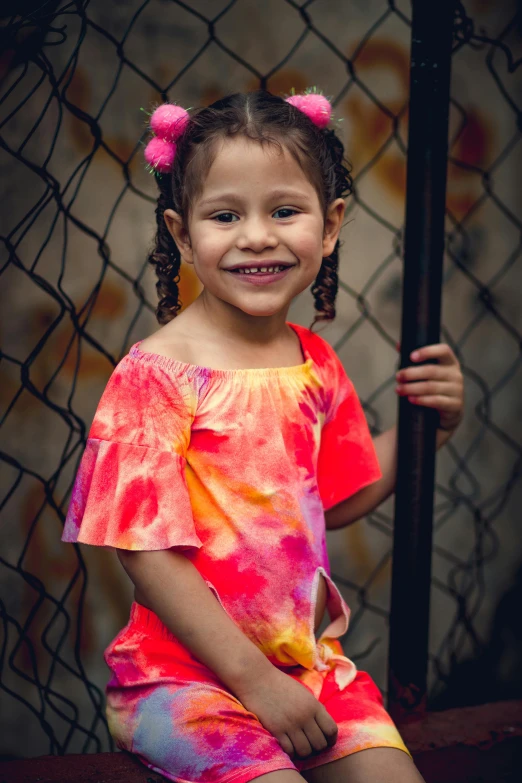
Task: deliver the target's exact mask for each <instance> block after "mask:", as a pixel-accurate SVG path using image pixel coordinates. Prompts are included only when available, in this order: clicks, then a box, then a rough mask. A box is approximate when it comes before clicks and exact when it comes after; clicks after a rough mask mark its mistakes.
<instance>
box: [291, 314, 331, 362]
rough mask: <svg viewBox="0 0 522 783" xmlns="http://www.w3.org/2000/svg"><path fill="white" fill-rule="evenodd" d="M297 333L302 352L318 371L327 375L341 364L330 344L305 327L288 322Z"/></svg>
mask: <svg viewBox="0 0 522 783" xmlns="http://www.w3.org/2000/svg"><path fill="white" fill-rule="evenodd" d="M287 323H288V324H289V326H291V327H292V328H293V329H295V331H296V332H297V334H298V336H299V338H300V340H301V345H302V347H303V352H304V354H305V355H306V356H310V357H311V358H312V359H313V361H314V363H315V364H316V365H317V366H318V367H319V369H321V370H324V371H325V372H326V374H327V375H328V374H329V373H330V372H331V371H332V370H333V369H338V368H339V365H340V364H341V360H340V359H339V357H338V356H337V354H336V352H335V350H334V348H333V347H332V346H331V345H330V343H329V342H328V341H327V340H325V338H324V337H321V335H320V334H317V333H316V332H312V331H311V329H309V328H308V327H306V326H301V325H300V324H294V323H291V322H290V321H288V322H287Z"/></svg>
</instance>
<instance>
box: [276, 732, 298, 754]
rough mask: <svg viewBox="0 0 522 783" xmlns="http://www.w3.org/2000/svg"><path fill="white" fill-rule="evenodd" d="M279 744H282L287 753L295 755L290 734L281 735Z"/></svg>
mask: <svg viewBox="0 0 522 783" xmlns="http://www.w3.org/2000/svg"><path fill="white" fill-rule="evenodd" d="M279 744H280V745H281V747H282V748H283V750H284V752H285V753H287V754H288V755H289V756H293V754H294V746H293V745H292V742H291V741H290V737H289V736H288V734H283V736H282V737H279Z"/></svg>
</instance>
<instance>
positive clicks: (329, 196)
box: [148, 90, 353, 328]
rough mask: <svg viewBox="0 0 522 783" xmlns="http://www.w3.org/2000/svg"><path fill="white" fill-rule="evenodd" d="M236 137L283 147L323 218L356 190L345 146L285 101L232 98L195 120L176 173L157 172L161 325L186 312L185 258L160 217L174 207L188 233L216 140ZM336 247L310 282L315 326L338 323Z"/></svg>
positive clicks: (154, 260) (179, 148) (154, 257)
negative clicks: (305, 178)
mask: <svg viewBox="0 0 522 783" xmlns="http://www.w3.org/2000/svg"><path fill="white" fill-rule="evenodd" d="M234 136H243V137H246V138H248V139H251V140H253V141H257V142H259V143H261V144H270V145H275V146H276V147H279V148H283V147H285V148H286V149H287V150H288V152H289V153H290V154H291V155H292V156H293V157H294V158H295V160H296V161H297V162H298V163H299V165H300V166H301V168H302V169H303V170H304V171H305V173H306V174H307V175H308V176H309V178H310V180H311V182H312V184H313V185H314V187H315V189H316V191H317V194H318V196H319V201H320V204H321V207H322V210H323V216H326V212H327V208H328V205H329V204H331V203H332V201H334V200H335V199H337V198H345V197H346V196H348V195H349V194H350V193H351V192H352V189H353V180H352V177H351V175H350V171H351V166H350V164H349V162H348V161H347V160H346V159H345V158H344V147H343V144H342V142H341V141H340V139H339V138H338V137H337V136H336V134H335V132H334V131H333V130H330V129H328V128H327V129H320V128H318V127H317V126H316V125H314V123H313V122H312V121H311V120H310V119H309V118H308V117H307V116H306V115H305V114H304V113H303V112H302V111H300V110H299V109H297V108H295V107H294V106H292V105H291V104H289V103H287V102H286V101H285V100H284V99H283V98H280V97H277V96H275V95H272V94H271V93H269V92H267V91H265V90H258V91H256V92H250V93H235V94H234V95H229V96H227V97H225V98H222V99H220V100H218V101H216V102H215V103H213V104H212V105H211V106H208V107H207V108H203V109H199V110H198V111H197V112H195V113H193V114H191V116H190V121H189V123H188V125H187V127H186V129H185V131H184V133H183V135H182V136H181V137H180V138H179V139H178V141H177V145H176V157H175V160H174V165H173V169H172V173H171V174H160V173H158V172H157V173H156V181H157V183H158V188H159V195H158V203H157V207H156V222H157V232H156V236H155V244H154V247H153V248H152V250H151V251H150V253H149V255H148V261H149V263H151V264H152V266H153V267H154V269H155V271H156V275H157V278H158V280H157V283H156V290H157V292H158V299H159V302H158V306H157V309H156V317H157V320H158V322H159V323H160V324H166V323H168V322H169V321H171V320H172V319H173V318H175V317H176V315H177V314H178V311H179V310H180V308H181V302H180V301H179V288H178V283H179V279H180V278H179V272H180V265H181V256H180V253H179V250H178V248H177V246H176V243H175V242H174V239H173V238H172V236H171V234H170V232H169V231H168V229H167V226H166V225H165V221H164V217H163V214H164V212H165V210H166V209H173V210H174V211H175V212H177V213H178V214H179V215H180V217H181V220H182V222H183V225H184V227H185V228H187V226H188V216H189V211H190V205H191V203H192V202H193V201H194V199H196V198H197V197H198V196H199V195H200V193H201V192H202V189H203V184H204V181H205V177H206V175H207V173H208V171H209V170H210V167H211V165H212V162H213V159H214V155H215V148H216V142H217V141H220V140H223V139H226V138H230V137H234ZM196 152H197V155H196ZM339 247H340V242H339V240H337V242H336V245H335V248H334V250H333V252H332V254H331V255H330V256H328V257H327V258H323V261H322V264H321V268H320V269H319V272H318V274H317V277H316V279H315V281H314V283H313V284H312V287H311V291H312V296H313V298H314V307H315V310H316V315H315V318H314V320H313V323H312V327H311V328H313V326H314V325H315V323H316V322H317V321H322V320H326V321H331V320H333V319H334V318H335V300H336V296H337V290H338V287H339V279H338V266H339Z"/></svg>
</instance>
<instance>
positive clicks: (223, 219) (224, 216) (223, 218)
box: [214, 212, 237, 223]
mask: <svg viewBox="0 0 522 783" xmlns="http://www.w3.org/2000/svg"><path fill="white" fill-rule="evenodd" d="M230 218H237V215H234V214H233V213H232V212H222V213H221V214H220V215H215V216H214V220H217V221H219V222H220V223H233V222H234V221H233V220H230Z"/></svg>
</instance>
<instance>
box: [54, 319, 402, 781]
mask: <svg viewBox="0 0 522 783" xmlns="http://www.w3.org/2000/svg"><path fill="white" fill-rule="evenodd" d="M288 325H289V326H290V327H291V328H292V329H293V330H294V331H295V332H296V333H297V336H298V337H299V340H300V343H301V348H302V352H303V363H302V364H300V365H296V366H292V367H277V368H263V369H240V370H220V369H211V368H205V367H200V366H197V365H190V364H186V363H184V362H181V361H178V360H175V359H170V358H168V357H164V356H160V355H157V354H151V353H145V352H143V351H141V350H140V343H137V344H136V345H134V346H133V347H132V348H131V350H130V352H129V354H128V355H127V356H125V357H124V358H123V359H122V360H121V362H120V363H119V364H118V366H117V367H116V368H115V370H114V372H113V374H112V376H111V378H110V379H109V382H108V384H107V387H106V389H105V391H104V393H103V395H102V398H101V400H100V403H99V406H98V409H97V411H96V415H95V417H94V421H93V423H92V427H91V429H90V432H89V437H88V440H87V445H86V448H85V452H84V454H83V458H82V461H81V464H80V467H79V470H78V474H77V477H76V482H75V485H74V489H73V493H72V497H71V502H70V506H69V511H68V514H67V519H66V523H65V528H64V532H63V537H62V540H63V541H67V542H79V543H84V544H91V545H96V546H105V547H115V548H121V549H136V550H157V549H167V548H171V547H175V548H177V549H178V550H179V551H182V552H183V553H184V555H185V556H186V557H187V558H188V559H190V560H191V562H192V563H193V564H194V566H195V567H196V568H197V569H198V571H199V572H200V573H201V574H202V576H203V578H204V579H205V581H206V583H207V584H208V586H209V588H210V589H211V590H212V591H213V593H214V595H215V596H216V598H217V599H218V600H219V601H220V603H221V605H222V606H223V608H224V609H225V611H226V612H227V613H228V614H229V616H230V617H231V618H232V620H233V621H234V622H235V623H236V624H237V625H238V626H239V627H240V628H241V630H242V631H243V632H244V633H245V634H246V635H247V636H248V637H249V638H250V639H251V640H252V641H253V642H254V643H255V644H256V645H257V646H258V647H259V648H260V649H261V650H262V651H263V653H264V654H265V655H266V656H267V657H268V659H269V660H270V661H271V662H272V663H273V664H274V665H276V666H278V667H280V668H281V669H283V670H284V671H287V672H288V674H289V675H290V676H293V677H295V678H296V679H298V680H299V681H300V682H302V684H303V685H304V686H305V687H308V688H309V689H310V690H311V691H312V692H313V693H314V695H316V697H317V698H318V699H320V700H321V701H322V700H323V696H324V694H326V693H327V694H328V699H329V702H328V704H329V706H327V708H328V709H330V710H331V711H332V713H331V714H332V716H333V717H334V720H336V722H337V723H338V725H339V736H338V740H337V743H336V744H335V745H334V746H333V747H332V748H330V749H328V750H327V751H324V752H322V753H321V754H315V755H314V756H312V757H309V758H307V759H302V760H299V759H294V760H291V759H290V757H289V756H288V755H287V754H286V753H284V751H283V750H282V749H281V748H280V746H279V744H278V743H277V742H276V740H275V739H274V738H273V737H271V735H270V734H269V733H268V732H266V730H265V729H264V728H263V727H262V725H261V724H260V723H259V721H258V720H257V718H256V717H255V716H254V715H253V714H252V713H249V712H248V711H246V710H245V708H244V707H243V706H242V705H241V704H240V702H238V700H237V699H236V698H235V697H234V696H233V695H232V694H231V693H230V692H229V691H227V689H226V688H225V686H224V684H223V683H220V682H219V680H217V678H216V677H215V675H214V674H213V673H212V672H211V671H210V670H209V669H208V668H207V667H205V666H204V665H203V664H202V663H201V662H199V661H197V660H196V659H195V658H194V657H193V656H192V655H191V654H190V652H189V651H188V650H187V649H186V648H184V647H183V646H182V645H181V644H180V643H179V642H178V641H177V640H176V639H175V637H174V636H173V635H172V634H171V633H170V632H169V631H168V629H167V628H165V626H163V624H162V623H161V621H160V620H159V618H157V617H156V615H154V614H153V613H152V612H151V611H150V610H148V609H145V607H143V606H141V605H139V604H137V603H134V604H133V606H132V608H131V616H130V619H129V623H128V625H127V626H126V627H125V628H124V629H123V630H122V631H121V632H120V633H119V634H118V636H117V637H116V639H115V640H114V641H113V642H112V643H111V645H110V646H109V647H108V648H107V650H106V651H105V660H106V661H107V664H108V665H109V667H110V669H111V671H112V679H111V681H110V682H109V684H108V686H107V714H108V718H109V724H110V728H111V732H112V733H113V735H114V737H115V738H116V742H117V744H118V745H119V747H122V748H126V749H127V750H131V751H132V752H134V753H136V755H138V756H139V757H140V758H141V760H142V761H143V762H144V763H145V764H146V765H147V766H149V767H150V768H151V769H154V770H156V771H159V772H160V773H161V774H164V775H165V776H166V777H168V778H170V779H171V780H174V781H180V782H181V781H214V782H219V783H229V781H234V783H243V781H245V783H246V781H248V780H251V779H253V778H254V777H256V776H258V775H261V774H265V773H266V772H269V771H271V770H273V769H286V768H288V769H296V768H297V769H300V770H304V769H310V768H312V767H313V766H318V765H320V764H323V763H327V762H328V761H329V760H333V759H334V758H340V757H341V756H344V755H347V753H350V752H354V751H355V750H360V749H363V748H365V747H377V746H380V747H382V746H389V747H397V748H400V749H401V750H404V751H405V752H408V751H407V750H406V748H405V746H404V744H403V742H402V740H401V738H400V735H399V734H398V732H397V730H396V728H395V726H394V725H393V723H392V721H391V719H390V718H389V716H388V715H387V713H386V711H385V710H384V708H383V706H382V698H381V696H380V693H379V691H378V689H377V688H376V686H375V685H374V684H373V682H372V681H371V679H370V678H369V677H368V675H367V674H364V673H363V672H357V670H356V667H355V665H354V664H353V663H352V662H351V661H350V660H349V659H348V658H346V657H345V656H344V654H343V650H342V647H341V645H340V644H339V642H338V641H337V639H338V637H340V636H342V635H343V634H344V633H345V632H346V630H347V628H348V622H349V614H350V610H349V608H348V606H347V605H346V603H345V601H344V599H343V598H342V596H341V594H340V592H339V590H338V589H337V587H336V586H335V584H334V583H333V581H332V580H331V578H330V569H329V563H328V555H327V550H326V537H325V518H324V512H325V510H328V509H329V508H331V507H332V506H334V505H335V504H337V503H339V502H340V501H342V500H343V499H345V498H347V497H349V496H350V495H352V494H354V493H355V492H357V491H358V490H359V489H361V488H362V487H364V486H366V485H368V484H370V483H372V482H374V481H376V480H377V479H379V478H380V476H381V472H380V469H379V465H378V461H377V457H376V454H375V449H374V447H373V442H372V439H371V436H370V433H369V430H368V426H367V423H366V419H365V417H364V413H363V410H362V407H361V404H360V402H359V399H358V397H357V394H356V392H355V390H354V388H353V385H352V383H351V381H350V380H349V378H348V376H347V375H346V372H345V370H344V368H343V366H342V364H341V362H340V360H339V359H338V357H337V355H336V354H335V352H334V350H333V349H332V348H331V346H330V345H329V344H328V343H327V342H326V340H324V339H323V338H321V337H320V336H319V335H317V334H314V333H313V332H311V331H310V330H309V329H307V328H305V327H302V326H299V325H298V324H293V323H289V322H288ZM320 575H322V576H323V577H324V578H325V580H326V582H327V586H328V593H329V595H328V603H327V607H328V611H329V616H330V620H331V622H330V625H329V626H328V628H326V630H325V631H324V633H323V634H322V637H321V639H320V640H317V639H316V638H315V635H314V628H313V622H314V608H315V600H316V595H317V589H318V582H319V577H320ZM325 689H326V690H325ZM325 698H326V696H325ZM324 703H325V704H326V702H324ZM333 713H335V715H334V714H333ZM343 726H344V728H343ZM274 765H275V766H274ZM259 770H262V771H259Z"/></svg>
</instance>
